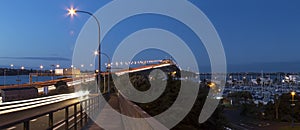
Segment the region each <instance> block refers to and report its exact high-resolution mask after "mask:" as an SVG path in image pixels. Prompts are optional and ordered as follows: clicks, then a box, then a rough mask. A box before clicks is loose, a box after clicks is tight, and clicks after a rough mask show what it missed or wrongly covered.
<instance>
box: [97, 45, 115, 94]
mask: <svg viewBox="0 0 300 130" xmlns="http://www.w3.org/2000/svg"><path fill="white" fill-rule="evenodd" d="M100 54H102V55H104V56H105V57H106V58H107V61H108V64H107V66H106V70H107V72H108V74H107V76H108V78H107V80H108V81H107V86H108V87H107V92H110V70H111V60H110V59H111V58H110V57H109V56H108V55H107V54H106V53H103V52H100ZM94 55H98V56H99V57H100V55H99V52H98V51H95V52H94ZM104 77H105V75H104ZM104 80H105V79H104ZM104 90H105V84H104ZM104 92H105V91H104Z"/></svg>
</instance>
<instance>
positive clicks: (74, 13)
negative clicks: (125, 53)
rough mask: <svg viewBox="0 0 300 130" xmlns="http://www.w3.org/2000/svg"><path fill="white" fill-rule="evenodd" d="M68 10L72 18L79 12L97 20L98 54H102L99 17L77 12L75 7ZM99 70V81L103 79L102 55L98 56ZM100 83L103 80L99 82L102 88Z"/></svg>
mask: <svg viewBox="0 0 300 130" xmlns="http://www.w3.org/2000/svg"><path fill="white" fill-rule="evenodd" d="M67 10H68V15H70V16H71V17H73V16H74V15H76V14H77V12H78V13H85V14H88V15H90V16H92V17H93V18H94V19H95V20H96V22H97V25H98V44H99V45H98V50H97V51H98V53H100V52H101V44H100V41H101V37H100V22H99V20H98V19H97V17H96V16H95V15H93V14H92V13H90V12H87V11H82V10H76V9H75V8H73V7H71V8H69V9H67ZM98 70H99V73H98V78H99V79H101V74H100V72H101V56H100V55H98ZM100 81H101V80H98V85H99V88H100Z"/></svg>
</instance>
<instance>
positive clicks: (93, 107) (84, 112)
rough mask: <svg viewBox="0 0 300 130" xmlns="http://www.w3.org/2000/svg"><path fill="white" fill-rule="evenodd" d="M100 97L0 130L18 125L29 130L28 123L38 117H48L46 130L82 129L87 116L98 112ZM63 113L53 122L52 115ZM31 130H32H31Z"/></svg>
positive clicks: (21, 121)
mask: <svg viewBox="0 0 300 130" xmlns="http://www.w3.org/2000/svg"><path fill="white" fill-rule="evenodd" d="M103 96H104V97H105V98H109V94H104V95H103ZM99 101H100V97H99V96H95V97H92V98H88V99H84V100H81V101H78V102H75V103H72V104H70V105H67V106H63V107H60V108H58V109H55V110H51V111H45V112H44V113H42V114H38V115H35V116H32V117H28V118H25V119H22V120H18V121H14V122H11V123H9V124H4V125H3V126H0V129H6V128H10V127H12V126H16V125H19V124H23V130H30V128H31V127H30V121H31V120H33V119H36V118H39V117H43V116H47V117H48V126H47V128H46V129H47V130H53V129H58V128H63V129H66V130H69V129H74V130H77V129H79V128H82V127H84V125H86V124H87V122H88V115H93V113H95V112H97V111H99V108H100V107H99V105H100V103H99ZM70 109H73V110H74V112H72V113H70ZM62 110H63V111H64V112H65V115H64V119H63V120H61V121H58V122H54V114H55V113H56V112H58V111H62ZM32 129H33V128H32Z"/></svg>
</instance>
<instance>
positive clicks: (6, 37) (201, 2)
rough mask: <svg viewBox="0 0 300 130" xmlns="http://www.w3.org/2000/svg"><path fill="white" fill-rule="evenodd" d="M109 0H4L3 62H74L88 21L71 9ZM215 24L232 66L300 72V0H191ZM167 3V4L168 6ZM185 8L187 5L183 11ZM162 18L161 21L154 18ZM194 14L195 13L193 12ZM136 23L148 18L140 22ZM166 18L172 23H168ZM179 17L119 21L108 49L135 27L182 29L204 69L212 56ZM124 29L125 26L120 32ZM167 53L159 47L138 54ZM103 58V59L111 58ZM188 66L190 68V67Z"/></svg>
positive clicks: (0, 18)
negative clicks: (77, 46)
mask: <svg viewBox="0 0 300 130" xmlns="http://www.w3.org/2000/svg"><path fill="white" fill-rule="evenodd" d="M108 2H109V0H84V1H79V0H77V1H75V0H65V1H62V0H51V1H47V2H46V1H40V0H26V1H17V0H2V1H0V67H9V65H10V64H14V66H15V67H20V66H26V67H27V68H38V67H39V66H40V65H44V66H45V67H46V68H47V67H49V66H50V65H51V64H61V66H63V67H69V66H70V65H71V64H72V63H71V59H72V54H73V49H74V44H75V43H76V39H77V36H78V34H79V32H80V30H81V28H82V27H83V25H84V24H85V22H86V21H87V20H88V18H89V17H88V16H86V15H81V14H80V15H78V16H76V17H74V18H73V19H71V18H70V17H68V16H67V15H66V13H67V12H66V8H68V7H70V6H71V5H73V6H74V7H76V8H79V9H81V10H86V11H90V12H95V11H97V10H98V9H99V8H100V7H102V6H103V5H105V4H107V3H108ZM191 2H192V3H193V4H195V5H196V6H197V7H198V8H199V9H201V10H202V11H203V12H204V13H205V14H206V16H207V17H208V18H209V19H210V21H211V22H212V23H213V24H214V26H215V28H216V30H217V32H218V33H219V36H220V38H221V40H222V42H223V46H224V49H225V53H226V57H227V63H228V70H229V71H261V70H264V71H297V72H299V71H300V57H298V55H299V52H298V50H299V49H300V36H298V35H299V34H300V8H299V6H300V1H298V0H290V1H284V0H264V1H262V0H247V1H240V0H226V1H217V0H191ZM166 6H167V5H166ZM182 11H184V10H182ZM153 19H157V20H153ZM191 19H192V17H191ZM136 23H143V24H139V26H136V25H137V24H136ZM166 23H167V24H166ZM177 25H180V23H179V22H178V21H176V20H173V19H170V18H166V17H163V16H159V15H151V14H146V15H140V16H136V17H132V18H130V19H126V20H125V21H124V22H122V23H121V24H118V25H117V26H116V27H115V28H114V29H113V30H112V31H111V32H110V33H109V34H108V35H107V36H106V37H105V39H104V40H103V42H102V47H103V50H102V51H103V52H105V53H107V54H109V55H112V54H113V52H114V50H115V48H116V47H117V45H118V43H119V42H120V41H121V40H122V39H123V38H125V37H126V36H127V35H129V34H131V33H132V32H134V31H136V30H138V29H143V28H148V27H158V28H163V29H167V30H172V31H173V32H175V33H176V32H177V33H178V34H179V35H181V36H182V37H184V38H183V39H185V41H187V42H188V43H189V46H190V48H192V50H193V52H194V53H196V58H197V59H198V63H199V66H200V67H202V68H200V70H203V71H208V70H209V67H207V66H209V60H208V56H207V53H206V51H205V49H204V47H203V46H201V45H200V46H199V44H195V43H196V42H199V41H198V39H197V38H196V37H195V36H194V35H193V34H192V33H191V32H190V30H188V29H187V28H185V27H184V26H183V27H182V26H179V27H178V26H177ZM177 27H178V28H177ZM120 30H122V31H120ZM141 57H144V58H145V59H160V58H168V55H167V54H165V53H163V52H160V51H158V50H152V51H148V52H144V53H141V54H140V55H138V56H136V59H137V60H139V59H142V58H141ZM104 59H105V58H103V61H104V62H106V61H105V60H104ZM185 67H188V65H187V66H185Z"/></svg>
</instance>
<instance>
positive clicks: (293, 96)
mask: <svg viewBox="0 0 300 130" xmlns="http://www.w3.org/2000/svg"><path fill="white" fill-rule="evenodd" d="M295 95H296V92H295V91H292V92H291V96H292V100H291V107H292V127H293V128H294V108H295V105H296V104H295Z"/></svg>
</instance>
